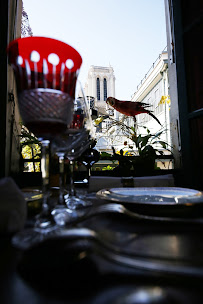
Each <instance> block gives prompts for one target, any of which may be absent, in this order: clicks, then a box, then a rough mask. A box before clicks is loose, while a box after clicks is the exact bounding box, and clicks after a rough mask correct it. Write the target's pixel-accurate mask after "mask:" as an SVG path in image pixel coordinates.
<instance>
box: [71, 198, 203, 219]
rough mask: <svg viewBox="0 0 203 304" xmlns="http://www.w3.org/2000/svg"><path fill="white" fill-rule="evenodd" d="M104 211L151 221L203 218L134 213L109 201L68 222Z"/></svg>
mask: <svg viewBox="0 0 203 304" xmlns="http://www.w3.org/2000/svg"><path fill="white" fill-rule="evenodd" d="M105 213H113V214H123V215H125V216H127V217H129V218H132V219H135V220H144V221H152V222H161V223H162V222H168V223H177V224H203V218H201V217H199V218H180V217H168V216H153V215H144V214H140V213H136V212H133V211H130V210H129V209H127V208H126V207H125V206H123V205H122V204H117V203H109V204H103V205H98V206H95V207H92V208H91V209H90V210H88V212H86V213H85V214H84V215H82V216H79V217H78V218H77V217H75V218H72V219H70V223H79V222H82V221H85V220H87V219H89V218H91V217H94V216H98V215H101V214H105Z"/></svg>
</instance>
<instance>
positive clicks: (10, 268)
mask: <svg viewBox="0 0 203 304" xmlns="http://www.w3.org/2000/svg"><path fill="white" fill-rule="evenodd" d="M92 200H93V202H94V204H100V203H103V202H102V201H100V200H98V199H95V198H92ZM77 227H78V228H83V227H85V228H87V229H89V230H93V231H96V232H97V233H98V234H99V235H102V236H103V237H104V238H105V240H107V241H109V242H110V243H112V244H113V245H114V248H116V247H119V248H120V249H122V252H123V253H125V252H128V253H129V252H130V254H131V256H133V259H134V260H135V261H138V267H134V268H131V267H128V266H126V265H121V264H119V263H117V262H115V261H112V260H111V259H107V258H106V257H105V254H102V250H101V246H98V244H96V245H95V243H94V242H93V243H94V244H93V245H92V242H91V241H90V240H89V239H83V240H82V241H81V240H74V241H73V242H72V243H71V242H70V243H69V245H68V246H69V247H68V249H67V248H66V245H65V244H66V243H65V241H63V242H58V243H57V242H55V243H54V242H52V243H49V244H48V246H47V247H46V248H43V250H44V251H41V252H39V250H38V251H35V252H32V254H31V255H30V254H29V255H27V256H23V259H22V252H20V251H19V250H17V249H15V248H13V247H12V246H11V242H10V241H11V237H10V236H1V250H0V269H1V270H0V273H1V276H0V278H1V295H0V303H2V304H4V303H9V304H18V303H19V304H21V303H33V304H38V303H40V304H41V303H51V304H52V303H53V304H56V303H57V304H58V303H59V304H60V303H71V304H80V303H84V304H86V303H88V304H107V303H112V304H114V303H115V304H116V303H117V304H119V303H122V304H124V303H144V302H138V298H139V297H140V296H145V297H149V296H151V297H154V298H151V302H147V303H154V302H152V299H155V298H156V297H157V299H158V300H159V301H158V300H157V301H158V302H157V303H184V304H187V303H202V298H203V291H202V282H203V280H202V278H203V274H202V272H201V269H202V267H203V234H202V227H201V226H192V227H189V226H187V225H174V224H173V225H169V224H167V225H161V224H157V223H153V224H152V223H146V222H145V223H144V222H139V221H135V220H130V219H126V218H125V217H123V216H119V215H107V214H103V215H101V216H97V217H94V218H90V219H88V220H86V221H84V222H82V223H79V224H77ZM70 229H71V227H70ZM115 237H116V238H115ZM96 243H97V242H96ZM70 245H71V246H70ZM60 246H61V248H62V249H61V251H60ZM81 248H82V249H85V250H82V249H81ZM75 250H79V254H80V257H81V259H80V260H79V261H78V260H74V257H75V255H74V254H75ZM47 252H49V255H47ZM22 261H23V263H22ZM50 261H54V262H53V263H52V269H50V268H49V269H48V268H47V265H50ZM140 261H141V262H142V263H141V264H139V262H140ZM143 261H145V262H146V263H144V262H143ZM154 261H155V262H157V261H159V262H164V263H165V262H166V263H167V262H169V265H170V267H171V265H172V266H174V267H176V266H177V267H179V266H180V265H182V264H183V265H186V266H189V268H192V267H195V269H199V273H194V274H193V273H191V274H189V275H188V273H187V274H185V275H184V274H177V273H173V272H171V273H170V272H169V273H167V272H166V271H163V272H162V271H158V270H157V269H153V268H151V269H150V267H151V266H150V265H152V266H153V263H152V264H150V263H149V262H154ZM19 262H20V263H19ZM66 262H67V263H66ZM64 263H66V264H64ZM19 265H20V266H19ZM64 265H65V266H64ZM140 265H141V266H140ZM142 265H148V266H146V267H142ZM23 267H24V269H23ZM25 268H26V271H25ZM37 268H38V270H39V269H42V270H43V271H41V273H40V274H39V275H38V274H37V275H33V273H34V272H35V271H36V269H37ZM29 270H33V273H32V274H31V275H30V272H29ZM44 270H46V271H47V272H46V273H45V275H43V273H44ZM53 272H54V273H53ZM33 277H34V279H33ZM46 280H47V282H48V284H46ZM50 286H51V287H50ZM130 296H131V302H129V301H130V300H129V299H130ZM127 297H128V300H127ZM132 299H134V300H133V301H134V302H132ZM136 301H137V302H136ZM140 301H141V300H140ZM161 301H162V302H161Z"/></svg>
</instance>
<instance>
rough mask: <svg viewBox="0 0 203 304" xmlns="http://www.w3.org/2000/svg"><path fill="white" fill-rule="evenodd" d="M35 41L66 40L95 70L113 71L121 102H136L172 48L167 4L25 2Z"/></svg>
mask: <svg viewBox="0 0 203 304" xmlns="http://www.w3.org/2000/svg"><path fill="white" fill-rule="evenodd" d="M23 5H24V9H25V11H26V12H27V14H28V17H29V23H30V26H31V28H32V31H33V35H34V36H44V37H50V38H54V39H58V40H61V41H63V42H65V43H67V44H69V45H71V46H72V47H74V48H75V49H76V50H77V51H78V52H79V53H80V55H81V56H82V59H83V63H82V66H81V69H80V74H79V79H80V81H81V82H82V85H83V87H84V85H85V81H86V78H87V74H88V69H89V68H90V66H91V65H95V66H104V67H108V66H109V65H110V66H112V67H113V69H114V74H115V78H116V82H115V88H116V89H115V91H116V96H115V97H116V98H118V99H121V100H130V99H131V96H132V95H133V93H134V92H135V91H136V87H137V85H138V84H139V83H140V81H141V80H142V79H143V78H144V76H145V74H146V73H147V72H148V70H149V69H150V67H151V66H152V64H153V62H155V60H156V59H157V58H158V56H159V54H160V53H161V52H162V51H163V50H164V48H165V47H166V26H165V11H164V0H142V1H141V0H125V1H124V0H102V1H101V0H57V1H56V0H23Z"/></svg>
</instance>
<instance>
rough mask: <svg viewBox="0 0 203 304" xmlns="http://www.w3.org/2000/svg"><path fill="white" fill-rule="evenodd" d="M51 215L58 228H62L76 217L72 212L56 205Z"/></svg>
mask: <svg viewBox="0 0 203 304" xmlns="http://www.w3.org/2000/svg"><path fill="white" fill-rule="evenodd" d="M51 214H52V216H53V218H54V220H55V222H56V224H57V225H58V226H59V227H64V226H65V225H66V224H68V223H69V222H72V221H73V220H74V219H76V218H77V217H78V216H77V214H76V213H75V212H74V211H73V210H70V209H69V208H67V207H66V206H64V205H57V206H56V207H55V208H54V209H53V210H52V212H51Z"/></svg>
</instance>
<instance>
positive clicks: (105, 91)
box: [104, 78, 107, 100]
mask: <svg viewBox="0 0 203 304" xmlns="http://www.w3.org/2000/svg"><path fill="white" fill-rule="evenodd" d="M106 99H107V81H106V78H104V100H106Z"/></svg>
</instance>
